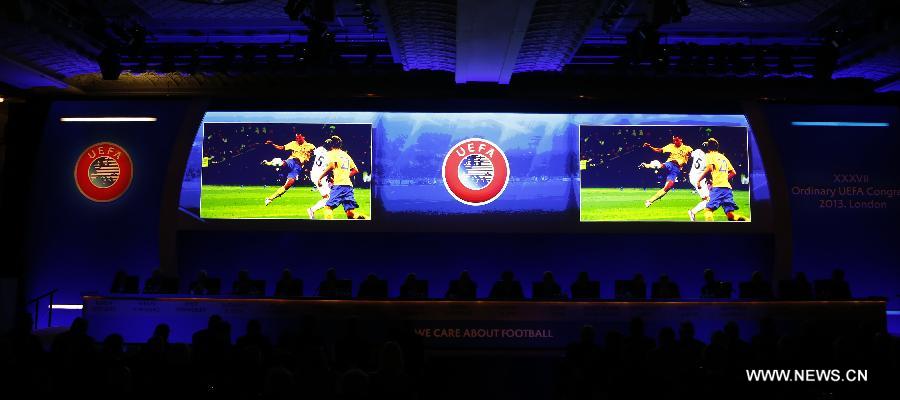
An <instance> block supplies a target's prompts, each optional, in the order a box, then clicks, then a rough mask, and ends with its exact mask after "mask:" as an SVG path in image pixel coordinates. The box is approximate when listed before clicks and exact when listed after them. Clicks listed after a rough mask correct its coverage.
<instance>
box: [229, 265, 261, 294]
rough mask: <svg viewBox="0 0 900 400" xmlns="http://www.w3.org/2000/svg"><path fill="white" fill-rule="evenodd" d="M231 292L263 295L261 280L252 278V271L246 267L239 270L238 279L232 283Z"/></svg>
mask: <svg viewBox="0 0 900 400" xmlns="http://www.w3.org/2000/svg"><path fill="white" fill-rule="evenodd" d="M231 294H234V295H238V296H261V295H262V294H263V293H262V290H260V287H259V282H258V281H255V280H253V279H250V272H248V271H247V270H246V269H242V270H240V271H238V276H237V280H236V281H234V283H232V284H231Z"/></svg>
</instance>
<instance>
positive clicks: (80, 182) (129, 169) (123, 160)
mask: <svg viewBox="0 0 900 400" xmlns="http://www.w3.org/2000/svg"><path fill="white" fill-rule="evenodd" d="M133 175H134V165H133V164H132V163H131V156H129V155H128V152H127V151H125V149H123V148H122V147H121V146H119V145H117V144H114V143H109V142H101V143H97V144H95V145H93V146H91V147H88V148H87V149H85V150H84V152H83V153H81V156H79V157H78V161H77V162H76V163H75V186H78V190H79V191H80V192H81V194H83V195H84V197H87V198H88V199H91V200H93V201H96V202H109V201H113V200H115V199H118V198H119V197H121V196H122V195H123V194H125V191H126V190H128V187H129V186H131V178H132V176H133Z"/></svg>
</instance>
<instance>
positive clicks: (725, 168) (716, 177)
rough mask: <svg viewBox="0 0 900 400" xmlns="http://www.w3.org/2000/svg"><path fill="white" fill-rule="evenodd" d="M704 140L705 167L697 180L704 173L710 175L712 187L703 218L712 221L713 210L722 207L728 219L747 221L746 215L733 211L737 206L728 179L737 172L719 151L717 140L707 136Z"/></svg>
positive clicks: (701, 177)
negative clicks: (705, 143)
mask: <svg viewBox="0 0 900 400" xmlns="http://www.w3.org/2000/svg"><path fill="white" fill-rule="evenodd" d="M706 142H707V145H706V150H707V152H706V169H705V170H703V173H702V174H701V175H700V179H699V180H703V178H704V177H706V174H710V175H712V188H710V190H709V202H708V203H706V209H705V210H703V213H704V217H705V219H706V220H707V221H712V220H713V211H716V209H718V208H719V207H722V211H725V215H727V216H728V220H729V221H749V219H748V218H747V217H744V216H742V215H738V214H736V213H735V212H734V210H737V209H738V206H737V204H735V203H734V195H733V193H732V192H731V183H730V182H728V181H729V180H731V178H734V176H735V175H736V174H737V173H736V172H734V167H732V166H731V161H729V160H728V157H725V155H724V154H722V153H719V141H718V140H716V139H714V138H709V140H707V141H706Z"/></svg>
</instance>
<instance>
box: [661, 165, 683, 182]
mask: <svg viewBox="0 0 900 400" xmlns="http://www.w3.org/2000/svg"><path fill="white" fill-rule="evenodd" d="M663 165H664V166H665V167H666V171H668V173H667V174H666V180H667V181H672V182H675V180H676V178H678V175H681V167H679V166H678V164H677V163H675V161H669V162H666V163H665V164H663Z"/></svg>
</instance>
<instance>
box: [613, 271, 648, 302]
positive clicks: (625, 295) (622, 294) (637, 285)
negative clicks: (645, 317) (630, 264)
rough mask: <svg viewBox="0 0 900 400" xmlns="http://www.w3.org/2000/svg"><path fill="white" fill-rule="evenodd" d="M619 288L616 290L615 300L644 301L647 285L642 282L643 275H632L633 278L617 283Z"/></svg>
mask: <svg viewBox="0 0 900 400" xmlns="http://www.w3.org/2000/svg"><path fill="white" fill-rule="evenodd" d="M616 284H617V285H618V286H619V287H617V288H616V298H620V299H646V298H647V283H646V282H645V281H644V275H643V274H640V273H638V274H634V277H633V278H631V279H629V280H627V281H617V282H616Z"/></svg>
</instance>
